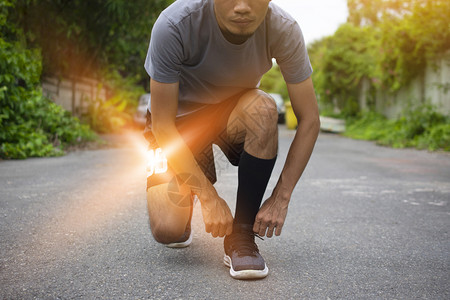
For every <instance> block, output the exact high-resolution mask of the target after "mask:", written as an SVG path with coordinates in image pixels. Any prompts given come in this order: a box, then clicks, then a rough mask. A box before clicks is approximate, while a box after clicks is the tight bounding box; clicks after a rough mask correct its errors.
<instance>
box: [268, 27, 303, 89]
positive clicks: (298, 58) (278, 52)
mask: <svg viewBox="0 0 450 300" xmlns="http://www.w3.org/2000/svg"><path fill="white" fill-rule="evenodd" d="M273 56H274V58H275V59H276V61H277V64H278V65H279V66H280V70H281V73H282V74H283V77H284V80H285V81H286V82H287V83H299V82H302V81H304V80H306V79H307V78H308V77H309V76H311V74H312V67H311V63H310V61H309V56H308V51H307V49H306V45H305V40H304V38H303V34H302V31H301V29H300V26H299V25H298V23H297V22H294V23H291V24H290V25H289V27H288V28H287V29H286V30H283V32H282V34H281V35H280V37H279V39H278V41H277V43H276V47H275V50H274V55H273Z"/></svg>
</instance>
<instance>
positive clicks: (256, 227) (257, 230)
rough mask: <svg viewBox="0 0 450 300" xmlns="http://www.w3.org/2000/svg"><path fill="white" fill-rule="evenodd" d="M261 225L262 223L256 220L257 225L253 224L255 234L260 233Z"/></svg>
mask: <svg viewBox="0 0 450 300" xmlns="http://www.w3.org/2000/svg"><path fill="white" fill-rule="evenodd" d="M260 225H261V221H260V220H259V219H258V218H256V219H255V223H254V224H253V232H254V233H258V232H259V226H260Z"/></svg>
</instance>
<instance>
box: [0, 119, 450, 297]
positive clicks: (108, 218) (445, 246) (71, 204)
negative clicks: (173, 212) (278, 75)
mask: <svg viewBox="0 0 450 300" xmlns="http://www.w3.org/2000/svg"><path fill="white" fill-rule="evenodd" d="M293 134H294V133H293V132H292V131H288V130H286V129H285V128H284V127H280V152H279V156H278V161H277V164H276V166H275V170H274V174H273V176H272V179H271V181H270V183H269V191H268V192H267V193H266V195H268V194H269V192H270V189H272V188H273V187H274V185H275V183H276V179H277V177H278V175H279V174H280V172H281V168H282V164H283V162H284V159H285V157H286V154H287V149H288V146H289V144H290V142H291V140H292V138H293ZM118 143H119V144H120V147H116V148H112V149H103V150H92V151H78V152H72V153H70V154H68V155H66V156H64V157H56V158H39V159H27V160H23V161H1V162H0V191H1V192H0V247H1V253H0V299H32V298H38V299H238V298H243V299H450V238H449V228H450V206H449V201H450V155H448V154H445V153H428V152H426V151H417V150H411V149H407V150H396V149H390V148H384V147H379V146H376V145H375V144H373V143H371V142H364V141H355V140H350V139H347V138H343V137H340V136H336V135H332V134H323V133H322V134H321V135H320V137H319V140H318V142H317V145H316V148H315V151H314V154H313V156H312V158H311V161H310V163H309V165H308V167H307V169H306V171H305V173H304V176H303V177H302V179H301V181H300V182H299V184H298V185H297V187H296V189H295V192H294V195H293V198H292V201H291V204H290V207H289V213H288V217H287V221H286V225H285V227H284V230H283V233H282V235H281V236H280V237H275V238H272V239H267V238H266V239H265V240H264V241H259V240H258V245H259V248H260V250H261V253H262V255H263V256H264V258H265V259H266V262H267V264H268V266H269V269H270V273H269V276H268V277H267V278H266V279H264V280H259V281H238V280H234V279H232V278H231V277H230V276H229V274H228V268H226V267H225V266H224V265H223V263H222V256H223V240H222V239H214V238H212V237H210V236H208V235H207V234H206V233H205V232H204V226H203V223H202V216H201V210H200V206H199V205H197V206H196V208H195V210H194V217H193V229H194V240H193V243H192V245H191V246H190V247H189V248H186V249H168V248H165V247H164V246H162V245H159V244H158V243H156V242H155V241H154V240H153V238H152V237H151V234H150V230H149V225H148V219H147V212H146V200H145V171H144V166H143V161H144V159H143V157H144V155H143V153H144V149H145V143H144V142H143V140H142V138H141V136H140V135H136V134H130V135H129V136H127V137H119V142H118ZM217 163H218V175H219V181H218V183H217V184H216V186H217V189H218V191H219V194H221V195H222V196H223V197H224V198H225V199H226V200H227V202H228V203H229V205H230V207H231V208H232V211H234V197H235V193H236V184H237V170H236V168H234V167H232V166H231V165H227V164H225V163H224V160H223V156H221V155H218V157H217Z"/></svg>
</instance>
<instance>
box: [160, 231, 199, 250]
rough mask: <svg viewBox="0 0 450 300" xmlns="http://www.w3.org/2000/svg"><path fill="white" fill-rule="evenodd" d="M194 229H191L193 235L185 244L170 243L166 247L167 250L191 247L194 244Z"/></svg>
mask: <svg viewBox="0 0 450 300" xmlns="http://www.w3.org/2000/svg"><path fill="white" fill-rule="evenodd" d="M192 233H193V232H192V228H191V234H190V235H189V238H188V239H187V240H186V241H184V242H179V243H170V244H167V245H166V247H167V248H186V247H187V246H189V245H190V244H191V243H192Z"/></svg>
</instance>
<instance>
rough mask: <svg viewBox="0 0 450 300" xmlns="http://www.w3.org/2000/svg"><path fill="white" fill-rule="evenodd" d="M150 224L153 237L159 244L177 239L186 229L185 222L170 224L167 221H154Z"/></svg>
mask: <svg viewBox="0 0 450 300" xmlns="http://www.w3.org/2000/svg"><path fill="white" fill-rule="evenodd" d="M155 223H156V224H153V225H150V228H151V231H152V235H153V238H154V239H155V240H156V241H157V242H158V243H161V244H170V243H174V242H177V241H179V239H180V237H182V236H183V234H184V232H185V230H186V224H184V225H180V224H176V223H173V224H170V223H167V222H155Z"/></svg>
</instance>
